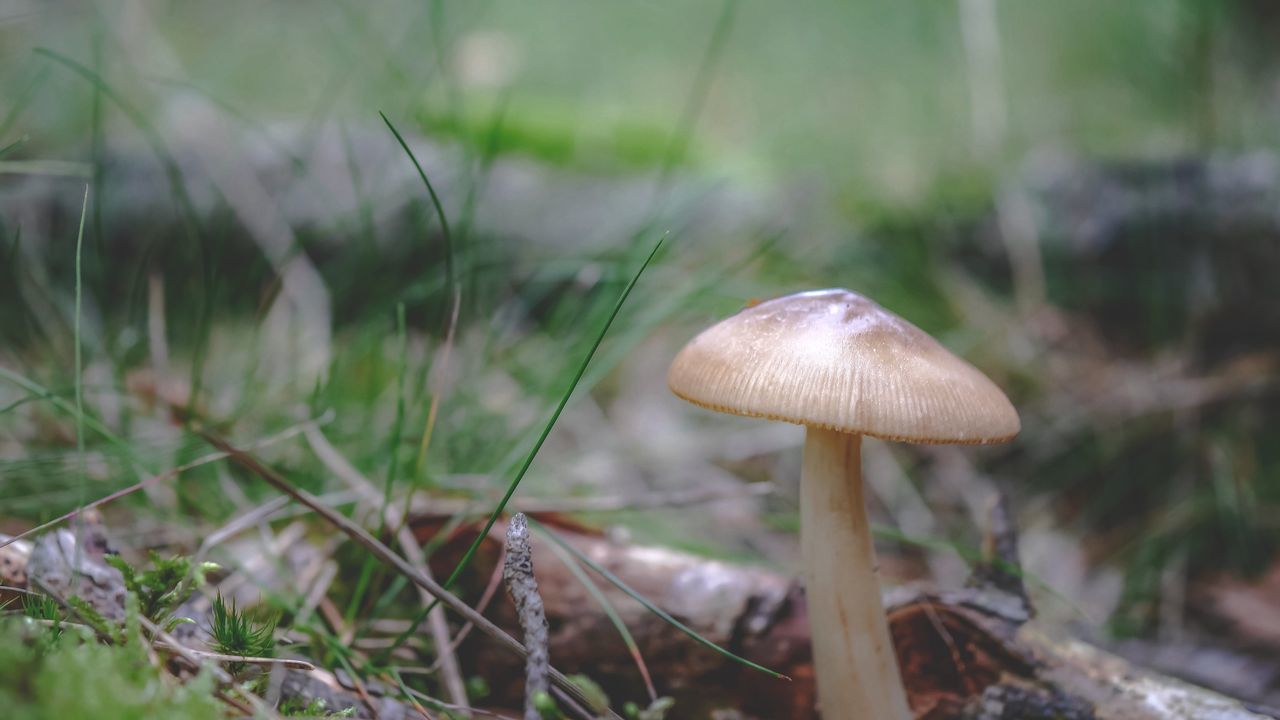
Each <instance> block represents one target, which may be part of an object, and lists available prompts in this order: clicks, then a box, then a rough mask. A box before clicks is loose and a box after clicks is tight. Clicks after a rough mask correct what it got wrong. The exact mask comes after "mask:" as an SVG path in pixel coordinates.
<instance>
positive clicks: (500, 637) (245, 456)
mask: <svg viewBox="0 0 1280 720" xmlns="http://www.w3.org/2000/svg"><path fill="white" fill-rule="evenodd" d="M200 434H201V436H202V437H204V439H205V441H206V442H208V443H209V444H210V445H212V446H213V447H215V448H217V449H219V450H221V451H223V452H225V453H227V454H228V455H229V456H230V457H231V459H233V460H235V461H236V462H237V463H239V464H240V465H242V466H244V467H245V469H247V470H249V471H250V472H252V473H254V474H255V475H257V476H258V477H260V478H262V479H263V480H265V481H266V482H267V484H269V485H271V486H272V487H274V488H275V489H277V490H279V491H280V492H283V493H285V494H287V495H289V496H291V497H292V498H293V499H294V500H297V501H298V502H300V503H302V504H303V505H306V506H307V507H309V508H311V509H312V510H314V511H315V513H316V514H317V515H319V516H320V517H322V518H324V519H325V520H326V521H328V522H329V523H330V524H331V525H333V526H334V527H336V528H338V529H339V530H341V531H342V532H343V533H345V534H346V535H347V536H348V537H350V538H351V539H352V540H354V541H355V542H356V543H358V544H359V545H360V546H362V547H364V548H365V549H366V550H368V551H369V552H370V553H371V554H373V556H374V557H376V558H378V560H380V561H382V562H383V563H385V564H387V565H390V566H391V567H392V568H393V569H395V571H396V572H398V573H400V574H401V575H403V576H405V577H406V578H407V579H409V580H411V581H412V582H413V583H414V584H416V585H417V586H418V587H421V588H422V589H424V590H426V591H427V592H429V593H431V594H432V595H433V596H434V597H435V598H436V599H437V600H439V601H440V602H441V603H442V604H443V605H445V606H446V607H448V608H449V609H450V610H453V611H454V612H455V613H457V614H458V615H461V616H462V617H464V618H466V619H468V620H470V621H471V622H473V623H475V625H476V627H478V628H480V631H481V632H483V633H484V634H486V635H488V636H489V637H491V638H493V639H494V640H495V641H496V642H497V643H498V644H499V645H501V646H503V647H505V648H507V649H508V650H510V651H511V652H513V653H516V654H517V655H519V656H520V657H521V658H524V657H525V655H526V653H525V649H524V646H523V645H521V644H520V642H519V641H517V640H516V639H515V638H513V637H511V636H510V635H508V634H507V633H506V632H505V631H504V630H503V629H502V628H500V627H498V626H497V625H495V624H493V622H492V621H490V620H489V619H488V618H486V617H484V616H483V615H481V614H480V613H477V612H476V611H475V610H473V609H471V606H469V605H467V604H466V603H465V602H463V601H462V600H461V599H459V598H458V597H457V596H456V595H454V594H453V593H451V592H449V591H448V590H446V589H445V588H444V587H443V586H442V585H440V584H439V583H437V582H436V581H435V580H433V579H431V578H430V577H427V576H426V575H425V574H423V573H422V572H420V571H419V570H418V569H417V568H415V567H413V565H411V564H409V563H408V562H407V561H406V560H405V559H404V558H402V557H400V556H399V555H396V554H395V553H394V552H392V551H391V549H390V548H388V547H387V546H386V545H383V544H382V543H381V542H380V541H378V539H377V538H375V537H373V536H372V535H370V534H369V532H368V531H367V530H365V529H364V528H362V527H360V526H359V525H357V524H356V523H354V522H352V521H351V520H350V519H348V518H347V517H346V516H344V515H342V514H340V513H337V512H335V511H334V510H332V509H331V508H329V507H328V506H326V505H324V504H323V503H321V502H318V500H317V498H316V497H315V496H314V495H312V494H311V493H309V492H307V491H306V490H302V489H300V488H298V487H296V486H294V485H293V483H291V482H289V481H288V480H286V479H285V478H284V476H283V475H281V474H280V473H278V472H276V471H275V470H273V469H271V468H269V467H267V466H266V465H263V464H262V463H261V462H259V461H258V459H257V458H255V457H254V456H253V455H250V454H249V453H246V452H244V451H243V450H239V449H237V448H235V447H234V446H232V445H231V444H230V443H228V442H227V441H225V440H223V439H222V438H220V437H218V436H216V435H214V434H212V433H210V432H208V431H200ZM550 675H551V681H552V682H553V683H555V685H556V686H557V687H559V688H561V689H562V690H563V691H564V692H565V693H566V694H567V695H569V696H570V697H571V698H573V699H574V700H576V701H577V702H579V703H581V704H583V705H587V706H590V705H591V704H592V703H591V701H590V700H589V699H588V698H587V697H586V695H585V694H584V693H583V692H582V690H581V689H580V688H578V686H577V685H575V684H573V682H572V681H570V680H569V678H568V677H566V676H565V674H564V673H562V672H560V671H559V670H556V669H555V668H554V667H553V668H551V672H550ZM607 712H608V714H609V717H611V718H615V719H616V720H622V716H620V715H618V714H617V713H615V712H613V711H612V710H608V711H607Z"/></svg>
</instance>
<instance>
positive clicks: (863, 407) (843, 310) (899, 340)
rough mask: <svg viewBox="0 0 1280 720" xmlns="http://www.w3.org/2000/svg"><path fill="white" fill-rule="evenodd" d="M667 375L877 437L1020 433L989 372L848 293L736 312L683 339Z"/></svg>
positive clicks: (758, 411)
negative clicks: (985, 372)
mask: <svg viewBox="0 0 1280 720" xmlns="http://www.w3.org/2000/svg"><path fill="white" fill-rule="evenodd" d="M667 383H668V385H669V386H670V387H671V391H672V392H674V393H675V394H676V395H678V396H680V397H681V398H684V399H685V400H688V401H689V402H691V403H693V404H695V405H701V406H703V407H706V408H709V409H711V410H717V411H720V412H725V413H732V414H734V415H751V416H756V417H765V418H771V419H774V420H783V421H786V422H792V423H799V424H801V425H807V426H813V427H820V428H826V429H829V430H838V431H841V432H848V433H859V434H863V435H872V436H875V437H879V438H884V439H886V440H903V441H908V442H918V443H963V444H971V443H972V444H977V443H997V442H1004V441H1006V440H1009V439H1010V438H1012V437H1013V436H1014V435H1017V434H1018V431H1019V430H1020V429H1021V423H1020V422H1019V420H1018V413H1017V411H1016V410H1014V409H1013V405H1012V404H1011V403H1010V402H1009V398H1007V397H1005V394H1004V393H1003V392H1001V390H1000V388H998V387H996V386H995V384H994V383H992V382H991V380H989V379H988V378H987V376H986V375H983V374H982V373H981V372H980V371H979V370H978V369H977V368H975V367H973V366H972V365H970V364H969V363H967V362H965V361H964V360H961V359H960V358H958V357H956V356H955V355H952V354H951V352H950V351H949V350H947V349H946V348H944V347H943V346H942V345H940V344H939V343H938V341H936V340H934V339H933V338H932V337H930V336H929V335H928V334H927V333H925V332H924V331H923V330H921V329H920V328H918V327H916V326H915V325H912V324H911V323H909V322H907V321H906V320H903V319H902V318H900V317H898V316H897V315H894V314H893V313H891V312H889V311H888V310H885V309H884V308H882V307H880V306H879V305H877V304H876V303H875V302H874V301H872V300H869V299H868V298H866V297H863V296H862V295H859V294H857V293H855V292H850V291H848V290H815V291H813V292H804V293H797V294H795V295H787V296H785V297H780V298H777V299H775V300H769V301H767V302H762V303H760V304H758V305H754V306H751V307H748V308H746V309H744V310H742V311H741V312H739V313H738V314H736V315H734V316H732V317H730V318H727V319H725V320H723V321H721V322H720V323H718V324H716V325H713V326H712V327H710V328H707V329H706V330H704V331H703V332H702V333H701V334H699V335H698V336H697V337H695V338H694V339H693V340H691V341H690V342H689V344H688V345H686V346H685V347H684V349H683V350H681V351H680V353H679V354H678V355H677V356H676V359H675V361H674V362H673V363H672V364H671V370H670V371H669V372H668V374H667Z"/></svg>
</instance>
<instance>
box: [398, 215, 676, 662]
mask: <svg viewBox="0 0 1280 720" xmlns="http://www.w3.org/2000/svg"><path fill="white" fill-rule="evenodd" d="M665 241H666V237H665V236H664V237H662V238H659V240H658V242H656V243H654V246H653V250H651V251H650V252H649V256H648V257H646V258H645V260H644V262H643V263H642V264H641V265H640V268H639V269H638V270H636V272H635V274H634V275H632V276H631V280H630V282H628V283H627V286H626V287H625V288H623V290H622V293H621V294H620V295H619V296H618V300H617V302H616V303H614V306H613V310H612V311H611V312H610V313H609V317H608V318H606V319H605V321H604V323H603V324H602V325H601V326H600V329H599V331H598V332H597V333H596V337H595V341H594V342H592V343H591V348H590V349H589V350H587V353H586V354H585V355H584V356H583V358H582V362H581V363H579V365H578V369H577V371H576V372H575V373H574V375H573V379H572V380H570V381H569V385H568V387H566V388H565V390H564V393H563V394H562V395H561V396H560V402H559V404H557V405H556V409H555V411H554V412H552V413H551V417H550V418H548V419H547V423H546V424H545V425H544V426H543V428H542V433H541V434H540V435H539V436H538V439H537V441H535V442H534V444H533V447H532V448H531V449H530V450H529V452H528V454H526V455H525V458H524V462H522V463H521V465H520V468H519V469H518V470H517V471H516V474H515V476H514V477H513V478H512V479H511V484H510V485H508V486H507V491H506V493H505V494H504V495H503V496H502V499H501V500H499V501H498V506H497V507H496V508H494V509H493V512H492V513H490V514H489V519H488V520H487V521H486V522H485V525H484V529H483V530H481V531H480V533H479V534H478V535H476V539H475V540H473V541H472V542H471V546H470V547H468V548H467V552H466V553H464V554H463V556H462V559H461V560H459V561H458V565H457V566H456V567H454V569H453V572H451V573H449V577H448V579H446V580H445V582H444V587H446V588H448V587H451V586H452V585H453V583H455V582H457V580H458V576H459V575H461V574H462V571H463V570H464V569H466V567H467V565H469V564H471V558H472V557H473V556H475V554H476V550H478V549H479V548H480V544H481V543H483V542H484V539H485V538H486V537H488V536H489V531H490V530H492V529H493V526H494V524H495V523H497V522H498V518H499V517H501V516H502V513H503V511H505V510H506V509H507V503H508V502H510V501H511V496H512V495H514V494H515V492H516V488H518V487H520V481H522V480H524V476H525V473H526V472H528V471H529V467H530V466H531V465H533V459H534V458H535V457H537V456H538V451H539V450H541V449H542V444H543V443H544V442H546V440H547V436H548V435H550V434H551V429H552V428H553V427H555V424H556V421H557V420H559V419H560V413H562V412H564V408H565V406H566V405H568V404H569V398H570V397H572V396H573V391H574V389H575V388H577V387H578V383H579V382H580V381H581V380H582V376H583V375H584V374H586V372H587V366H588V365H590V364H591V358H592V357H594V356H595V354H596V350H597V349H599V347H600V343H602V342H604V336H605V335H606V334H607V333H608V332H609V328H610V327H611V326H612V325H613V321H614V319H615V318H617V317H618V313H619V312H620V311H621V310H622V306H623V304H624V303H626V301H627V298H628V297H629V296H630V295H631V291H632V290H633V289H635V286H636V283H638V282H640V277H641V276H642V275H644V271H645V270H646V269H648V267H649V264H650V263H652V262H653V258H654V257H655V256H657V254H658V251H659V250H660V249H662V245H663V243H664V242H665ZM437 602H438V601H433V602H431V603H430V604H428V605H427V606H426V607H425V608H423V609H422V611H420V612H419V613H418V616H417V617H415V618H414V619H413V622H411V623H409V627H408V629H406V630H405V631H404V632H402V633H400V635H399V637H397V638H396V640H395V642H394V643H392V645H391V647H390V648H387V649H385V650H384V651H383V653H382V655H380V656H379V657H389V656H390V654H391V652H392V651H393V650H395V649H396V648H398V647H400V645H401V644H403V643H404V641H405V640H407V639H409V637H410V636H412V635H413V633H414V632H416V631H417V629H418V625H420V624H421V623H422V621H423V620H424V619H425V618H426V617H427V614H428V613H429V612H431V610H432V609H433V608H434V607H435V606H436V603H437Z"/></svg>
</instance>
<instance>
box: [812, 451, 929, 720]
mask: <svg viewBox="0 0 1280 720" xmlns="http://www.w3.org/2000/svg"><path fill="white" fill-rule="evenodd" d="M800 522H801V525H800V527H801V530H800V535H801V544H802V552H803V556H804V566H805V597H806V601H807V602H808V605H809V623H810V627H811V628H812V636H813V662H814V668H815V670H816V672H817V676H818V700H819V703H820V705H821V709H822V717H823V718H824V720H911V711H910V710H909V709H908V707H907V697H906V693H905V691H904V690H903V687H902V676H901V674H900V673H899V672H898V661H897V657H896V655H895V653H894V648H893V641H892V640H891V639H890V637H889V627H888V624H887V622H886V620H885V614H884V605H883V604H882V602H881V600H880V580H879V576H878V573H877V570H876V557H875V548H874V547H873V546H872V544H871V531H870V527H869V525H868V522H867V510H866V505H865V503H864V502H863V495H862V436H861V435H851V434H848V433H841V432H834V431H831V430H820V429H817V428H812V427H810V428H806V433H805V441H804V469H803V471H802V473H801V480H800Z"/></svg>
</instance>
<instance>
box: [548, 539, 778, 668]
mask: <svg viewBox="0 0 1280 720" xmlns="http://www.w3.org/2000/svg"><path fill="white" fill-rule="evenodd" d="M529 524H530V526H531V527H533V528H534V529H535V530H537V531H538V532H540V533H542V534H543V535H544V536H546V537H547V538H549V539H550V540H551V541H552V542H554V543H555V544H556V545H559V546H560V547H562V548H564V549H565V550H567V551H568V552H569V553H570V554H571V555H573V556H574V557H575V558H577V559H578V561H579V562H581V563H583V564H585V565H586V566H587V567H589V568H591V569H592V570H595V571H596V572H597V573H599V574H600V576H601V577H603V578H604V579H606V580H608V581H609V582H610V583H611V584H612V585H613V586H614V587H616V588H618V589H619V590H621V591H622V592H624V593H626V594H627V595H629V596H630V597H631V598H632V599H633V600H635V601H636V602H638V603H640V604H641V605H643V606H644V607H645V609H646V610H648V611H649V612H651V613H653V614H654V615H657V616H658V617H660V618H662V619H663V620H665V621H666V622H668V623H670V624H671V625H672V627H675V628H676V629H678V630H679V631H680V632H682V633H684V634H685V635H688V636H689V637H691V638H693V639H694V640H695V641H696V642H698V643H699V644H700V645H703V646H704V647H706V648H708V649H710V650H713V651H715V652H717V653H719V654H721V655H723V656H724V657H726V658H729V659H730V660H732V661H734V662H736V663H740V664H742V665H745V666H747V667H749V668H751V669H753V670H759V671H760V672H762V673H765V674H767V675H771V676H773V677H775V678H778V679H780V680H790V679H791V678H789V677H787V676H786V675H783V674H782V673H780V672H777V671H775V670H770V669H769V668H767V667H765V666H763V665H757V664H756V663H753V662H751V661H750V660H748V659H746V658H744V657H741V656H738V655H735V654H733V653H731V652H729V651H728V650H725V649H724V648H722V647H720V646H719V645H717V644H715V643H713V642H711V641H710V640H708V639H706V638H705V637H703V636H701V635H699V634H698V632H697V631H696V630H694V629H693V628H691V627H689V626H688V625H685V624H684V623H682V622H680V621H679V620H677V619H675V618H674V617H672V616H671V614H670V613H668V612H667V611H666V610H663V609H662V608H660V607H658V606H657V605H654V604H653V602H652V601H650V600H649V599H648V598H646V597H645V596H644V595H641V594H640V593H638V592H636V591H635V590H634V589H632V587H631V586H630V585H628V584H626V583H625V582H623V580H622V578H620V577H618V576H617V575H614V574H613V573H611V572H609V570H607V569H606V568H605V567H603V566H602V565H600V564H599V563H597V562H595V561H594V560H592V559H591V558H589V557H587V556H586V555H584V554H583V553H582V552H580V551H579V550H578V549H577V548H575V547H574V546H572V545H570V544H569V543H567V542H565V541H564V540H563V539H562V538H561V537H560V536H558V535H556V534H555V533H554V532H552V531H550V530H548V529H547V528H545V527H543V525H542V524H541V523H539V522H537V521H536V520H530V521H529Z"/></svg>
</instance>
